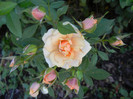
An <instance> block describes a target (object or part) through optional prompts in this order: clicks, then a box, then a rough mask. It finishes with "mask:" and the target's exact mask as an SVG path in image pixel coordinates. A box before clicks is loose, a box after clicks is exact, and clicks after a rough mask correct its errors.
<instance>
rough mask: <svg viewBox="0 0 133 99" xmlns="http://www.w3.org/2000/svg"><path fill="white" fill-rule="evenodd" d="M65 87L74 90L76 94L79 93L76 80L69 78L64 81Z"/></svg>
mask: <svg viewBox="0 0 133 99" xmlns="http://www.w3.org/2000/svg"><path fill="white" fill-rule="evenodd" d="M66 85H67V86H68V87H69V88H70V89H71V90H73V89H75V90H76V93H78V91H79V85H78V80H77V79H76V78H71V79H68V80H67V81H66Z"/></svg>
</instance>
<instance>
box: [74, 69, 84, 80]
mask: <svg viewBox="0 0 133 99" xmlns="http://www.w3.org/2000/svg"><path fill="white" fill-rule="evenodd" d="M76 75H77V77H78V79H79V80H81V79H82V78H83V72H82V71H79V70H78V71H77V72H76Z"/></svg>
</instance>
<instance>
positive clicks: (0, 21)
mask: <svg viewBox="0 0 133 99" xmlns="http://www.w3.org/2000/svg"><path fill="white" fill-rule="evenodd" d="M3 24H6V17H5V16H0V27H1V26H2V25H3Z"/></svg>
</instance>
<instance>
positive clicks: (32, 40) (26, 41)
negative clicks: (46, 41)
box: [21, 38, 43, 46]
mask: <svg viewBox="0 0 133 99" xmlns="http://www.w3.org/2000/svg"><path fill="white" fill-rule="evenodd" d="M28 44H34V45H37V46H39V45H41V44H43V42H42V41H41V40H39V39H37V38H26V39H24V40H22V41H21V45H23V46H26V45H28Z"/></svg>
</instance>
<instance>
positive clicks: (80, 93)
mask: <svg viewBox="0 0 133 99" xmlns="http://www.w3.org/2000/svg"><path fill="white" fill-rule="evenodd" d="M83 96H84V91H83V89H82V87H81V86H80V87H79V92H78V97H79V99H83Z"/></svg>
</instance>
